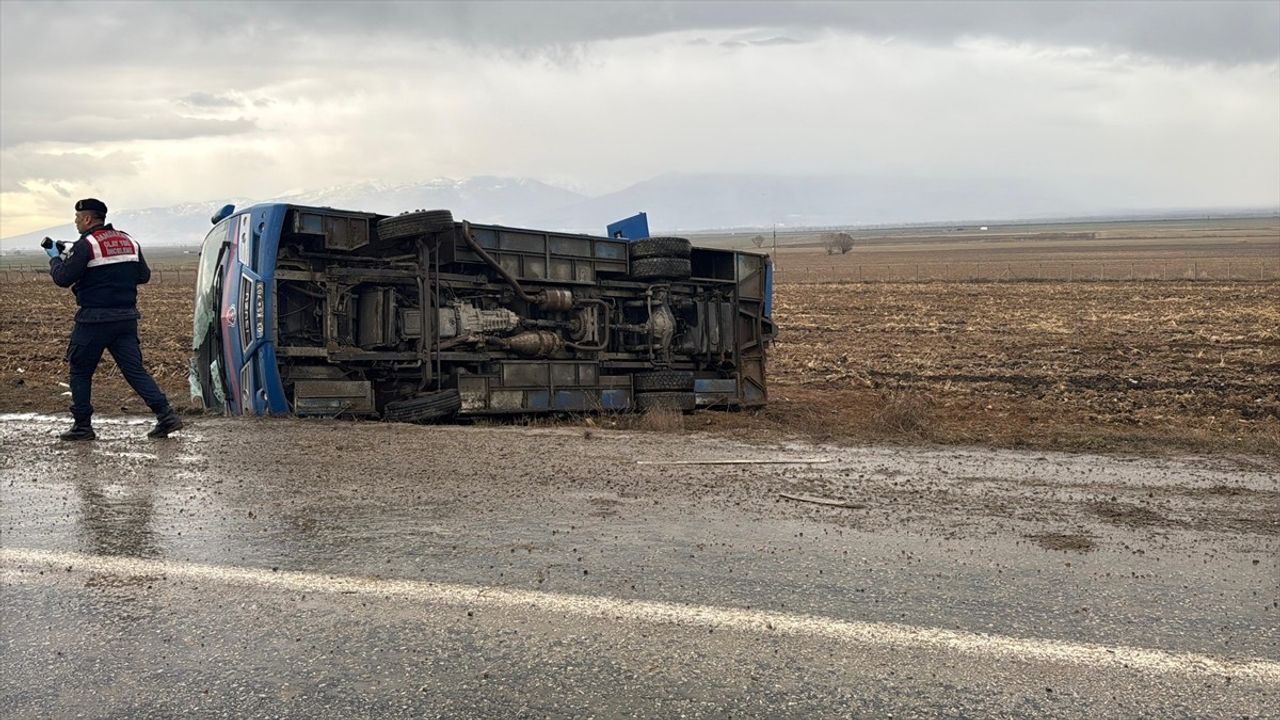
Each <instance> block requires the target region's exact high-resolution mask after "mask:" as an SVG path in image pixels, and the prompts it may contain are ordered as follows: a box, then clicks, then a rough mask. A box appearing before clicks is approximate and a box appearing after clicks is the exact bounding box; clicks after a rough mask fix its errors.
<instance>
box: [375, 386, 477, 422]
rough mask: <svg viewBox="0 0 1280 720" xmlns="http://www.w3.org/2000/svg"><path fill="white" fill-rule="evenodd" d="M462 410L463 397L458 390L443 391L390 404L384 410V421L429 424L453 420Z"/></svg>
mask: <svg viewBox="0 0 1280 720" xmlns="http://www.w3.org/2000/svg"><path fill="white" fill-rule="evenodd" d="M461 409H462V395H460V394H459V393H458V391H457V390H456V389H453V390H441V391H439V392H433V393H426V394H425V395H419V396H418V397H413V398H409V399H408V400H396V401H394V402H389V403H387V405H386V407H384V408H383V409H382V419H383V420H386V421H388V422H429V421H431V420H444V419H446V418H451V417H453V416H454V415H457V414H458V411H459V410H461Z"/></svg>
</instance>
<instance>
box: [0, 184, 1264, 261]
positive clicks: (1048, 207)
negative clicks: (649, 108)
mask: <svg viewBox="0 0 1280 720" xmlns="http://www.w3.org/2000/svg"><path fill="white" fill-rule="evenodd" d="M255 202H288V203H296V204H300V205H321V206H330V207H335V208H342V209H347V210H363V211H369V212H377V213H385V214H396V213H399V212H402V211H405V210H413V209H418V208H422V209H431V208H448V209H450V210H452V211H453V214H454V217H456V218H459V219H468V220H472V221H474V222H479V223H486V224H499V225H512V226H524V227H533V228H542V229H548V230H567V231H572V232H588V233H596V234H600V233H603V232H604V227H605V225H607V224H608V223H610V222H613V221H614V220H618V219H620V218H623V217H626V216H628V215H632V214H635V213H637V212H641V211H644V212H647V213H648V214H649V224H650V227H651V229H652V230H653V231H654V232H663V231H665V232H675V231H679V232H692V231H697V230H719V229H729V228H764V227H770V226H772V225H774V224H775V223H776V224H777V226H778V227H779V228H804V227H831V226H858V225H889V224H915V223H930V222H952V221H975V220H983V221H996V220H1016V219H1032V218H1063V217H1069V216H1081V215H1102V214H1107V211H1106V209H1100V208H1096V207H1088V206H1083V205H1082V204H1081V203H1080V202H1078V201H1076V200H1075V199H1074V198H1065V197H1062V196H1060V195H1059V194H1057V193H1055V192H1053V191H1052V190H1050V189H1049V188H1046V187H1038V186H1036V185H1034V184H1032V183H1027V182H1024V181H1019V180H964V181H961V180H939V179H918V178H871V177H860V176H780V175H737V174H678V173H672V174H667V175H661V176H658V177H655V178H652V179H649V180H645V181H643V182H640V183H636V184H635V185H631V186H630V187H627V188H625V189H623V190H619V191H618V192H613V193H608V194H606V195H600V196H597V197H589V196H587V195H583V194H581V193H577V192H573V191H571V190H566V189H564V188H560V187H555V186H553V185H549V184H547V183H544V182H541V181H538V180H533V179H529V178H503V177H472V178H467V179H464V180H451V179H447V178H441V179H435V180H428V181H425V182H418V183H405V184H386V183H378V182H363V183H356V184H352V185H343V186H337V187H330V188H324V189H320V190H311V191H299V192H293V193H289V194H286V195H282V196H279V197H274V198H222V199H218V200H209V201H206V202H189V203H182V204H179V205H171V206H168V207H158V208H146V209H140V210H121V211H118V212H112V213H111V216H110V218H109V219H110V220H111V222H112V223H114V224H115V225H116V226H118V227H120V228H121V229H124V230H127V231H128V232H130V233H132V234H133V235H134V236H135V237H137V238H138V239H139V240H140V241H141V242H142V244H143V246H144V247H145V246H147V245H153V246H175V245H177V246H182V245H196V244H198V243H199V242H200V240H201V238H203V237H204V235H205V233H206V232H207V231H208V229H209V227H210V225H209V217H210V215H212V214H213V212H214V211H215V210H217V209H218V208H220V207H222V206H223V205H225V204H227V203H232V204H235V205H236V206H238V207H244V206H246V205H250V204H253V203H255ZM1268 212H1270V211H1268ZM46 235H48V236H51V237H54V238H58V239H71V238H74V237H75V230H74V228H73V227H72V226H71V225H69V224H68V225H62V226H58V227H51V228H45V229H43V230H37V231H35V232H30V233H24V234H21V235H15V236H12V237H7V238H3V239H0V252H5V253H10V252H25V251H29V250H32V249H34V248H35V245H36V244H38V243H39V240H40V238H42V237H44V236H46Z"/></svg>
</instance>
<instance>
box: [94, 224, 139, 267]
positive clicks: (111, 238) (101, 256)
mask: <svg viewBox="0 0 1280 720" xmlns="http://www.w3.org/2000/svg"><path fill="white" fill-rule="evenodd" d="M84 238H85V240H87V241H88V242H89V264H88V267H98V266H99V265H113V264H115V263H122V262H138V243H137V241H135V240H134V239H133V238H131V237H129V235H128V233H123V232H121V231H119V230H115V229H109V228H101V229H99V230H94V231H93V232H91V233H89V234H88V235H85V236H84Z"/></svg>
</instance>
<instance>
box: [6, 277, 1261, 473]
mask: <svg viewBox="0 0 1280 720" xmlns="http://www.w3.org/2000/svg"><path fill="white" fill-rule="evenodd" d="M191 295H192V293H191V289H190V288H189V287H188V286H187V284H186V283H177V282H164V283H158V284H154V285H150V286H147V287H145V288H143V290H142V291H141V296H140V298H141V299H140V305H141V307H142V311H143V321H142V330H141V332H142V337H143V347H144V353H145V357H146V360H147V364H148V365H149V367H150V368H151V369H152V371H153V372H154V374H155V375H156V379H157V380H158V381H159V382H160V384H161V386H162V387H163V388H164V390H165V391H166V392H167V393H168V394H169V395H170V397H171V398H173V399H174V400H175V402H176V403H178V404H179V405H182V404H185V403H186V402H187V397H188V388H187V382H186V375H187V348H188V347H189V343H190V334H191V330H190V317H191ZM1278 295H1280V285H1277V284H1275V283H1239V282H1237V283H1204V282H1199V283H1196V282H1169V283H1141V282H1139V283H1124V282H1119V283H865V284H859V283H851V284H825V285H799V284H796V285H793V284H783V285H779V286H778V287H777V288H776V305H775V318H776V321H777V323H778V325H779V327H780V331H781V334H780V336H779V338H778V341H777V343H776V344H775V346H774V348H773V350H772V355H771V361H770V367H769V378H770V382H771V398H770V404H769V406H768V407H767V408H765V409H763V410H758V411H751V412H742V413H710V412H708V413H698V414H695V415H693V416H690V417H686V418H683V419H674V420H672V419H670V418H661V419H657V421H654V420H650V421H648V422H647V425H646V426H647V427H650V428H652V429H666V430H674V429H685V430H691V429H718V430H725V431H732V432H735V433H740V434H744V435H755V436H760V437H764V438H771V437H781V436H797V437H807V438H814V439H822V440H830V439H843V440H847V441H877V442H900V443H919V442H935V443H947V444H987V445H995V446H1005V447H1039V448H1058V449H1112V450H1131V451H1141V452H1148V451H1164V450H1167V449H1179V450H1194V451H1204V452H1246V453H1262V454H1273V455H1274V454H1280V302H1277V296H1278ZM72 303H73V301H72V297H71V294H70V292H68V291H66V290H62V289H60V288H57V287H55V286H53V284H52V283H51V282H49V281H48V280H47V279H44V278H35V279H30V280H24V281H21V282H16V281H10V282H8V283H6V286H5V287H4V290H3V292H0V410H3V411H25V412H31V411H38V412H57V411H60V410H64V409H65V408H66V406H67V404H68V402H69V398H68V397H67V393H68V390H67V387H66V385H65V383H66V367H65V364H64V362H63V355H64V353H65V348H66V339H67V336H68V333H69V332H70V328H71V324H72V321H71V317H72V315H73V313H74V306H73V304H72ZM94 390H95V404H96V406H97V407H98V409H99V412H102V413H108V414H112V413H140V412H146V410H145V408H144V407H143V406H142V404H141V402H140V401H139V400H138V399H137V398H136V397H135V396H133V395H132V394H131V392H130V391H129V389H128V387H127V386H126V385H125V384H124V382H123V379H122V378H121V376H120V374H119V372H118V371H117V370H116V368H115V366H114V363H113V362H112V361H111V360H109V359H104V361H103V367H102V368H101V369H100V370H99V374H98V379H97V382H96V383H95V387H94ZM582 420H583V419H581V418H570V419H569V421H570V422H573V423H577V422H581V421H582ZM536 422H544V421H536ZM590 422H592V423H594V424H597V425H600V426H604V427H629V426H634V424H635V422H636V421H635V420H633V419H630V418H616V417H612V418H611V417H601V418H595V419H592V420H590Z"/></svg>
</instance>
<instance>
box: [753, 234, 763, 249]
mask: <svg viewBox="0 0 1280 720" xmlns="http://www.w3.org/2000/svg"><path fill="white" fill-rule="evenodd" d="M751 244H752V245H755V246H756V247H764V236H763V235H756V236H755V237H753V238H751Z"/></svg>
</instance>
